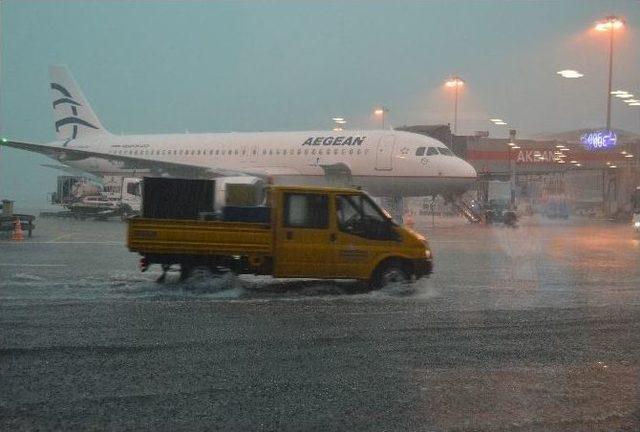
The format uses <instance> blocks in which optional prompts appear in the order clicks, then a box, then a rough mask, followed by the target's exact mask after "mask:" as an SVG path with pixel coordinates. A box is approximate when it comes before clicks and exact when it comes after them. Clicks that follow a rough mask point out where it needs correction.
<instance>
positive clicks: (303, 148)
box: [1, 66, 476, 197]
mask: <svg viewBox="0 0 640 432" xmlns="http://www.w3.org/2000/svg"><path fill="white" fill-rule="evenodd" d="M49 73H50V77H51V83H50V89H51V97H52V105H53V112H54V119H55V129H56V133H57V140H56V141H54V142H51V143H48V144H37V143H29V142H24V141H16V140H12V139H7V138H3V139H2V141H3V142H2V143H1V144H2V145H5V146H9V147H15V148H19V149H23V150H28V151H32V152H37V153H41V154H44V155H46V156H49V157H51V158H53V159H55V160H57V161H58V162H60V163H62V164H64V165H63V167H64V168H69V167H71V168H75V169H78V170H80V171H84V172H87V173H91V174H93V175H96V176H98V177H103V176H107V175H120V176H131V175H134V176H142V175H155V176H176V177H188V178H214V177H221V176H222V177H230V176H231V177H234V176H254V177H260V178H262V179H265V180H268V181H270V182H272V183H276V184H299V185H321V184H332V185H350V186H358V187H362V188H364V189H365V190H367V191H368V192H369V193H371V194H372V195H374V196H394V197H410V196H427V195H437V194H442V195H447V196H453V195H459V194H461V193H462V192H464V191H465V190H466V189H468V187H469V186H470V185H471V184H472V183H473V182H474V181H475V179H476V171H475V170H474V168H473V167H472V166H471V165H470V164H468V163H467V162H466V161H464V160H463V159H461V158H459V157H456V156H455V155H454V154H453V153H452V152H451V150H449V149H448V148H447V147H446V146H445V145H444V144H442V143H441V142H439V141H437V140H435V139H433V138H430V137H426V136H423V135H418V134H412V133H408V132H400V131H394V130H361V131H356V130H351V131H347V130H345V131H339V132H336V131H305V132H256V133H234V132H231V133H203V134H200V133H198V134H195V133H194V134H192V133H185V134H163V135H113V134H111V133H109V132H108V131H107V130H106V129H105V128H104V127H103V126H102V123H101V122H100V120H99V119H98V117H97V116H96V114H95V113H94V111H93V110H92V109H91V107H90V106H89V103H88V102H87V100H86V98H85V97H84V95H83V93H82V91H81V90H80V88H79V86H78V85H77V84H76V82H75V80H74V79H73V77H72V76H71V74H70V72H69V70H68V69H67V67H66V66H51V67H50V69H49Z"/></svg>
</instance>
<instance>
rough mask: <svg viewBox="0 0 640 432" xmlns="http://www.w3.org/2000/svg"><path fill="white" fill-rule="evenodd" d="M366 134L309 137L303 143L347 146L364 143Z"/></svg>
mask: <svg viewBox="0 0 640 432" xmlns="http://www.w3.org/2000/svg"><path fill="white" fill-rule="evenodd" d="M366 138H367V137H366V136H346V137H345V136H338V137H332V136H328V137H322V136H319V137H309V138H307V139H306V140H305V142H303V143H302V145H303V146H304V145H308V146H319V145H325V146H330V145H334V146H345V145H349V146H351V145H357V146H359V145H362V143H364V140H365V139H366Z"/></svg>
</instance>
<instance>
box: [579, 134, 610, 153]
mask: <svg viewBox="0 0 640 432" xmlns="http://www.w3.org/2000/svg"><path fill="white" fill-rule="evenodd" d="M580 142H581V143H582V145H583V146H585V147H586V148H587V149H588V150H609V149H612V148H613V147H615V146H616V144H617V143H618V136H617V135H616V133H615V132H614V131H611V130H606V129H603V130H598V131H593V132H588V133H586V134H584V135H582V136H581V137H580Z"/></svg>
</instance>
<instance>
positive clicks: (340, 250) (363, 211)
mask: <svg viewBox="0 0 640 432" xmlns="http://www.w3.org/2000/svg"><path fill="white" fill-rule="evenodd" d="M335 213H336V218H335V220H336V234H335V235H334V238H335V241H334V244H335V252H334V258H333V259H334V262H335V267H336V271H337V272H339V273H340V274H341V275H342V277H345V278H355V279H362V278H368V277H369V276H370V272H371V270H372V266H373V264H374V263H375V262H377V261H378V257H379V256H381V255H384V254H386V253H388V252H389V250H391V249H393V248H394V247H395V246H396V245H397V241H398V236H397V234H396V233H395V231H394V230H393V228H392V224H391V222H390V221H389V220H388V218H387V217H386V216H385V215H384V214H382V212H381V211H380V210H379V209H378V207H377V206H376V205H375V204H374V203H373V202H372V201H371V200H370V199H369V198H367V197H366V196H364V195H355V194H339V195H336V196H335Z"/></svg>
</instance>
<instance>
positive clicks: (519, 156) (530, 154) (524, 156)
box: [512, 149, 557, 164]
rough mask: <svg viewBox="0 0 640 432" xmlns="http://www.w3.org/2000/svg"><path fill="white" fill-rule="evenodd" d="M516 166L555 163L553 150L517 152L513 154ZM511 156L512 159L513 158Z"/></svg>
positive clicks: (555, 158) (555, 157)
mask: <svg viewBox="0 0 640 432" xmlns="http://www.w3.org/2000/svg"><path fill="white" fill-rule="evenodd" d="M514 156H515V160H516V163H517V164H548V163H554V162H557V156H556V154H555V151H554V150H549V149H541V150H519V151H518V153H515V154H514ZM514 156H512V158H513V157H514Z"/></svg>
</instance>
